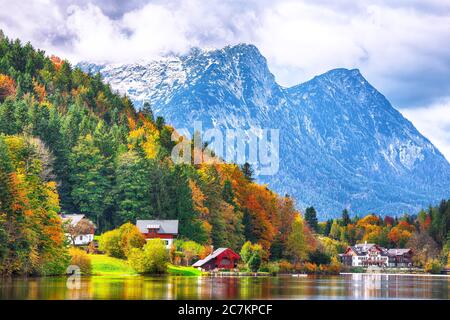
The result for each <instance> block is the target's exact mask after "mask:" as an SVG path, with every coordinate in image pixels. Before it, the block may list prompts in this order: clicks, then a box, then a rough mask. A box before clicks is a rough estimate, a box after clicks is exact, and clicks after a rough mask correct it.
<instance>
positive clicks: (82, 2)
mask: <svg viewBox="0 0 450 320" xmlns="http://www.w3.org/2000/svg"><path fill="white" fill-rule="evenodd" d="M337 3H338V4H337ZM0 8H1V10H0V29H3V31H4V32H5V34H6V35H7V36H9V37H18V38H20V39H22V40H23V41H30V42H31V43H32V44H33V45H34V46H35V47H39V48H41V49H45V50H46V51H47V52H48V53H49V54H50V53H53V54H57V55H59V56H61V57H64V58H67V59H69V60H70V61H72V62H73V63H76V62H78V61H80V60H88V61H94V62H107V61H110V62H130V61H135V60H140V59H151V58H152V57H156V56H160V55H164V54H167V53H183V52H186V51H187V50H189V48H190V47H192V46H198V47H209V48H220V47H223V46H225V45H229V44H231V45H232V44H237V43H240V42H246V43H253V44H255V45H256V46H257V47H258V48H259V49H260V51H261V53H262V54H263V55H264V56H265V57H266V58H267V60H268V63H269V67H270V69H271V70H272V72H273V73H274V74H275V76H276V78H277V81H278V82H279V83H280V84H282V85H285V86H291V85H294V84H297V83H300V82H304V81H306V80H308V79H310V78H311V77H313V76H314V75H317V74H320V73H323V72H325V71H327V70H329V69H332V68H337V67H346V68H359V69H360V70H361V72H362V74H363V75H364V76H365V77H366V78H367V80H368V81H369V82H370V83H372V84H373V85H374V86H375V87H376V88H377V89H379V90H380V91H381V92H382V93H383V94H384V95H385V96H386V97H387V98H388V99H389V100H390V101H391V102H392V104H393V105H394V107H396V108H397V109H399V110H400V111H401V112H402V113H403V114H404V115H405V116H406V117H407V118H408V119H410V120H411V121H412V122H413V123H414V124H415V125H416V127H417V128H418V129H419V131H421V132H422V133H423V134H424V135H425V136H427V137H428V138H429V139H430V140H431V141H432V142H433V143H434V144H435V145H436V146H437V147H438V148H439V149H440V150H441V151H442V152H443V153H444V155H445V156H446V157H447V159H449V160H450V1H448V0H444V1H442V0H397V1H394V0H391V1H389V0H379V1H368V0H359V1H349V0H341V1H331V0H314V1H312V0H311V1H289V0H280V1H273V0H271V1H268V0H267V1H266V0H257V1H256V0H255V1H252V0H250V1H248V0H247V1H237V0H235V1H227V0H220V1H219V0H208V1H206V0H204V1H198V0H192V1H175V0H169V1H158V0H155V1H150V0H148V1H143V0H128V1H122V0H109V1H107V0H100V1H95V0H91V1H89V0H78V1H67V0H59V1H56V0H30V1H21V2H19V1H14V0H0Z"/></svg>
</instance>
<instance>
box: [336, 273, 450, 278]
mask: <svg viewBox="0 0 450 320" xmlns="http://www.w3.org/2000/svg"><path fill="white" fill-rule="evenodd" d="M354 274H363V275H383V276H413V277H450V275H448V274H431V273H383V272H341V273H339V275H354Z"/></svg>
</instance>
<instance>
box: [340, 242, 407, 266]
mask: <svg viewBox="0 0 450 320" xmlns="http://www.w3.org/2000/svg"><path fill="white" fill-rule="evenodd" d="M339 256H340V258H341V262H342V263H343V264H344V265H347V266H352V267H370V266H378V267H388V268H409V267H412V265H413V264H412V256H413V252H412V250H411V249H386V248H383V247H381V246H379V245H377V244H373V243H367V242H366V243H360V244H356V245H354V246H350V247H348V248H347V249H346V250H345V252H344V253H343V254H340V255H339Z"/></svg>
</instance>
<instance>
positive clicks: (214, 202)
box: [0, 34, 298, 273]
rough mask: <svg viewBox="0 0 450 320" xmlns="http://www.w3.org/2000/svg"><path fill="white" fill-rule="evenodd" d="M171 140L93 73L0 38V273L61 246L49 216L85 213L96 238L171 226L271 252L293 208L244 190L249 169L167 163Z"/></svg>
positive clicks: (257, 190)
mask: <svg viewBox="0 0 450 320" xmlns="http://www.w3.org/2000/svg"><path fill="white" fill-rule="evenodd" d="M173 130H174V129H173V128H172V127H170V126H169V125H167V124H165V121H164V119H163V118H161V117H158V118H156V119H154V117H153V114H152V111H151V109H150V108H149V107H148V105H147V106H145V107H144V108H143V110H142V111H139V112H138V111H136V110H135V109H134V107H133V105H132V103H131V102H130V100H129V99H128V98H127V97H124V96H120V95H118V94H116V93H114V92H112V90H111V88H110V87H109V86H108V85H107V84H105V83H103V82H102V80H101V78H100V76H99V75H88V74H86V73H84V72H82V71H81V70H80V69H78V68H73V67H72V66H71V65H70V64H69V63H68V62H67V61H64V60H61V59H59V58H57V57H54V56H51V57H48V56H46V55H45V53H44V52H43V51H40V50H35V49H34V48H33V47H32V46H31V45H30V44H25V45H23V44H22V43H21V42H20V41H19V40H10V39H8V38H7V37H5V36H4V35H3V34H1V35H0V134H1V136H0V153H1V155H0V156H1V175H2V182H1V183H2V189H1V190H2V191H1V192H2V194H1V198H0V201H1V202H0V212H1V214H2V215H1V218H2V224H1V226H0V228H1V229H0V237H1V238H2V241H1V242H0V264H1V266H2V273H11V272H18V273H29V269H28V267H27V266H25V265H28V264H29V263H30V261H31V260H33V259H34V256H37V257H41V255H42V254H44V252H47V251H46V250H49V252H51V251H52V250H57V248H59V247H61V246H63V245H62V241H63V240H62V238H63V237H62V235H63V231H62V228H61V222H60V221H59V219H58V216H57V214H58V213H60V212H64V213H83V214H85V215H86V216H87V217H88V218H90V219H91V220H92V221H94V222H95V223H96V226H97V230H98V232H104V231H107V230H111V229H113V228H115V227H117V226H119V225H121V224H123V223H125V222H132V223H134V222H135V220H136V219H146V218H159V219H179V220H180V237H182V238H186V239H190V240H194V241H196V242H198V243H201V244H213V245H214V246H215V247H221V246H224V247H231V248H234V249H236V250H238V249H240V247H241V246H242V244H243V243H244V242H245V240H250V241H252V242H258V243H260V244H261V245H262V246H263V248H264V250H265V252H266V256H267V257H268V256H269V254H270V252H271V250H272V251H273V252H272V253H273V254H281V252H283V251H284V249H285V246H286V243H285V242H286V234H287V231H289V230H290V225H291V223H292V221H293V220H294V217H295V216H296V215H297V214H298V212H297V211H296V209H295V206H294V203H293V201H292V199H290V198H289V197H281V196H279V195H277V194H275V193H273V192H272V191H270V190H268V189H267V188H266V187H265V186H261V185H258V184H256V183H254V182H253V179H252V176H251V168H250V167H248V166H247V167H245V168H240V167H239V166H237V165H233V164H202V165H195V166H194V165H186V164H174V163H173V162H172V160H171V158H170V152H171V150H172V147H173V146H174V143H175V142H172V141H171V135H172V132H173ZM34 229H36V230H34ZM47 229H51V230H47ZM51 232H53V233H55V235H53V234H50V233H51ZM28 233H29V234H28ZM56 238H58V239H56ZM17 239H21V241H23V243H22V242H18V241H17ZM49 239H50V240H52V241H50V240H49ZM47 240H48V241H50V242H51V243H49V244H47V243H45V244H44V243H42V241H47ZM60 251H61V250H60ZM61 252H62V251H61ZM19 260H20V261H19ZM22 260H23V261H22ZM7 261H8V262H7ZM33 272H37V273H39V270H37V269H36V270H34V271H33ZM33 272H31V273H33Z"/></svg>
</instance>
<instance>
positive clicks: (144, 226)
mask: <svg viewBox="0 0 450 320" xmlns="http://www.w3.org/2000/svg"><path fill="white" fill-rule="evenodd" d="M136 227H137V228H138V229H139V231H140V232H141V233H147V232H148V229H149V228H153V229H158V233H159V234H178V220H137V221H136Z"/></svg>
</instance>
